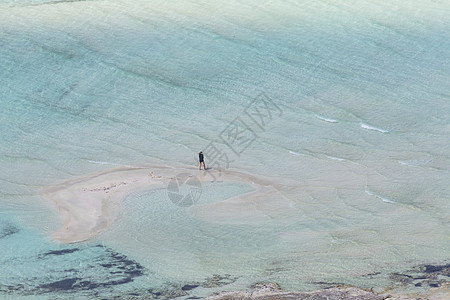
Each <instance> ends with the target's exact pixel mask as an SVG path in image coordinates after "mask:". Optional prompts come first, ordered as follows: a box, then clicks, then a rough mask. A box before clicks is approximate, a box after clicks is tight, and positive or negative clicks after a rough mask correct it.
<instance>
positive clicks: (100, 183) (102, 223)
mask: <svg viewBox="0 0 450 300" xmlns="http://www.w3.org/2000/svg"><path fill="white" fill-rule="evenodd" d="M179 174H192V176H193V177H196V178H197V179H198V180H199V181H200V182H206V181H212V180H214V179H218V180H220V181H223V182H240V183H248V184H251V185H252V187H253V188H254V189H255V191H254V192H251V193H248V194H245V196H244V195H242V196H238V197H233V198H229V199H226V200H224V201H221V202H219V203H215V204H206V205H197V206H195V207H191V208H189V213H190V214H191V215H193V216H195V217H198V218H203V219H206V220H208V221H211V222H219V223H220V222H239V220H245V221H246V222H249V220H250V221H252V220H253V221H254V222H258V220H262V219H263V218H264V217H265V214H264V212H263V211H264V210H263V209H261V208H258V207H256V206H258V205H260V204H261V203H263V202H264V201H261V200H262V199H266V200H267V201H271V202H273V201H272V200H271V199H275V198H276V199H280V196H281V194H280V193H279V192H278V190H277V187H276V185H275V184H272V183H270V182H269V181H267V180H263V179H259V178H256V177H254V176H251V175H249V174H245V173H240V172H233V171H227V172H221V173H220V174H219V172H218V171H215V170H208V171H199V170H197V169H196V168H167V167H142V168H139V167H136V168H132V167H122V168H115V169H110V170H106V171H103V172H100V173H95V174H88V175H86V176H83V177H79V178H75V179H72V180H68V181H66V182H63V183H61V184H57V185H54V186H48V187H46V188H44V189H42V191H41V193H40V194H41V196H42V197H43V198H44V199H46V200H47V201H48V202H49V203H51V205H52V206H53V207H54V208H55V210H56V211H57V213H58V214H59V215H60V218H61V220H62V221H63V226H62V227H61V228H60V229H59V230H58V231H57V232H55V233H53V234H52V237H53V238H54V239H56V240H58V241H61V242H63V243H76V242H81V241H85V240H87V239H90V238H92V237H95V236H96V235H98V234H99V233H101V232H102V231H104V230H106V229H107V228H108V227H109V226H110V225H111V224H112V223H113V222H114V221H115V219H116V218H117V216H118V214H119V212H120V208H121V203H122V201H123V199H125V197H127V196H128V195H130V194H132V193H138V192H142V191H146V190H147V191H148V190H151V189H156V188H166V187H167V185H168V182H169V181H170V180H171V179H173V178H175V177H177V176H178V175H179ZM213 176H214V177H213ZM272 196H274V197H272ZM167 200H168V201H170V200H169V199H167ZM279 205H280V206H281V207H283V206H284V207H287V201H280V204H279ZM231 216H233V217H232V218H231V219H230V217H231Z"/></svg>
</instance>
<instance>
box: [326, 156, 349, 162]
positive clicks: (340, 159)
mask: <svg viewBox="0 0 450 300" xmlns="http://www.w3.org/2000/svg"><path fill="white" fill-rule="evenodd" d="M327 158H329V159H332V160H337V161H344V160H345V159H343V158H340V157H334V156H329V155H327Z"/></svg>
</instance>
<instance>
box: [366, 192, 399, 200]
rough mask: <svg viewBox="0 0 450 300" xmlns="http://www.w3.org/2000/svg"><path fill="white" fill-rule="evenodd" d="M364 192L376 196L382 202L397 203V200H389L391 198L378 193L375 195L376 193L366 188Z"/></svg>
mask: <svg viewBox="0 0 450 300" xmlns="http://www.w3.org/2000/svg"><path fill="white" fill-rule="evenodd" d="M366 194H367V195H369V196H373V197H376V198H378V199H381V200H382V201H383V202H386V203H397V202H395V201H393V200H391V199H388V198H385V197H382V196H380V195H377V194H375V193H372V192H371V191H369V190H366Z"/></svg>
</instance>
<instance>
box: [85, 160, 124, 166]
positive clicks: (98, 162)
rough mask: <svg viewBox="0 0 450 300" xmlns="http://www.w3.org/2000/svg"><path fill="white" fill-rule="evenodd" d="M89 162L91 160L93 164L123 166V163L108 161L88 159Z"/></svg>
mask: <svg viewBox="0 0 450 300" xmlns="http://www.w3.org/2000/svg"><path fill="white" fill-rule="evenodd" d="M88 162H90V163H92V164H98V165H111V166H121V165H119V164H115V163H110V162H107V161H96V160H88Z"/></svg>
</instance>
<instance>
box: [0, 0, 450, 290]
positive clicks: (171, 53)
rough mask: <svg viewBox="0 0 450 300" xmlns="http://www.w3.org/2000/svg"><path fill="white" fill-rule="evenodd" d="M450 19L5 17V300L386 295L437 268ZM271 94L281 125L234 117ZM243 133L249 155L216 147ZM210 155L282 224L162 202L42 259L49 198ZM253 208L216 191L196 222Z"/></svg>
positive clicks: (239, 14)
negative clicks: (242, 126)
mask: <svg viewBox="0 0 450 300" xmlns="http://www.w3.org/2000/svg"><path fill="white" fill-rule="evenodd" d="M38 4H39V5H38ZM448 12H449V11H448V7H447V5H446V3H445V2H441V3H439V2H437V3H432V4H431V3H428V2H425V1H415V2H414V3H409V4H408V5H406V4H400V3H397V4H383V3H381V2H379V1H368V2H366V3H358V2H356V1H353V2H345V3H344V2H331V1H323V2H312V1H292V2H285V1H271V2H267V3H266V4H264V5H263V4H260V3H258V2H256V1H247V2H233V3H232V4H228V5H222V4H219V3H216V2H211V3H199V2H188V1H182V2H179V3H177V4H170V3H164V2H154V3H148V2H145V1H133V2H131V1H78V2H76V1H73V2H70V1H69V2H64V1H3V2H2V4H0V45H1V46H0V69H1V70H2V72H1V73H0V83H1V84H0V99H1V100H0V101H1V112H0V114H1V117H0V125H1V128H2V130H1V133H0V135H1V140H2V143H0V166H1V170H2V171H3V172H2V174H1V176H0V190H1V194H0V226H1V227H0V248H1V250H2V251H1V253H2V254H1V256H0V259H1V261H2V266H4V268H2V271H0V279H1V280H0V298H14V299H15V298H18V297H24V298H39V297H40V298H44V299H45V298H57V297H61V298H71V297H73V296H74V295H77V297H78V296H79V297H87V298H88V297H103V296H104V297H112V296H114V295H116V296H117V295H122V294H124V293H128V292H130V291H138V292H139V293H145V292H146V293H148V290H149V289H152V290H153V291H154V292H155V291H156V292H155V293H158V291H159V292H161V291H169V290H171V289H175V290H176V289H177V288H178V289H181V287H182V286H184V285H186V284H191V285H199V286H198V287H196V288H194V289H192V290H189V291H188V292H189V294H190V295H194V296H195V295H200V296H204V295H207V294H210V293H212V292H213V291H216V290H222V289H228V290H231V289H236V288H247V287H248V286H249V285H251V284H253V283H255V282H259V281H277V282H279V283H280V284H281V286H282V287H283V288H286V289H307V290H310V289H315V288H319V287H322V286H324V285H325V286H326V283H333V282H340V283H345V284H354V285H358V286H361V287H367V288H370V287H374V288H375V289H376V290H383V289H385V288H389V287H391V286H396V284H397V283H396V282H393V280H392V279H391V277H390V274H391V273H394V272H406V271H407V270H409V269H411V268H414V267H416V266H418V265H421V264H437V265H440V264H446V263H447V264H448V258H449V257H448V253H449V250H450V239H449V227H448V220H449V217H450V216H449V211H450V210H449V204H448V199H449V197H450V190H449V187H448V181H449V178H450V176H449V175H450V171H449V170H450V152H449V151H450V150H449V149H450V147H448V146H449V142H448V136H449V131H450V127H449V124H450V123H449V118H450V117H449V112H450V104H449V99H450V84H449V82H450V81H449V77H450V76H449V70H450V68H449V65H450V52H449V50H448V49H450V42H449V41H450V39H449V33H448V30H447V28H448V26H449V19H448V17H447V16H448ZM262 92H263V93H264V94H265V95H267V96H268V97H269V98H270V99H271V100H272V101H273V103H275V104H276V105H277V106H278V108H279V109H280V111H277V113H276V114H274V115H273V116H272V118H271V119H270V120H268V121H269V122H267V124H266V125H265V126H264V127H263V128H261V127H258V126H256V125H255V124H254V123H251V120H250V119H248V118H247V117H248V116H247V115H246V114H245V109H246V108H247V107H248V105H250V103H252V101H253V100H254V99H255V98H256V97H257V96H258V95H260V93H262ZM279 112H281V114H279ZM236 117H241V118H242V119H243V120H244V121H246V122H247V123H248V124H251V126H253V127H252V128H253V130H254V134H255V135H256V138H255V140H254V141H253V143H251V144H250V145H249V146H248V147H247V148H246V149H245V151H243V152H242V153H240V155H236V154H235V153H233V152H232V151H230V149H229V148H227V146H226V145H225V144H224V142H223V141H222V140H221V139H220V135H221V133H222V132H223V131H224V130H225V128H227V126H228V125H229V124H230V122H231V121H232V120H234V119H235V118H236ZM266 121H267V120H266ZM211 141H214V142H215V143H216V144H217V145H219V148H220V149H221V150H222V151H226V152H227V153H228V154H229V156H230V160H231V162H230V166H229V167H230V168H231V169H233V170H237V171H242V172H247V173H251V174H254V175H256V176H260V177H265V178H266V179H268V180H270V181H272V182H275V183H277V184H279V185H280V186H281V188H280V193H281V194H282V195H283V197H280V199H275V200H276V203H277V205H278V204H279V205H280V206H282V208H280V207H278V206H277V205H275V204H274V203H275V202H270V201H268V202H264V201H263V202H262V203H260V206H259V207H258V208H257V209H256V210H257V211H258V212H261V214H262V215H263V216H264V217H263V218H262V219H251V220H250V219H239V218H238V217H236V216H235V217H233V216H230V221H229V222H228V223H226V224H224V223H223V222H216V221H214V220H212V221H211V220H208V219H202V218H195V217H193V216H192V215H191V214H190V213H189V212H190V211H189V209H187V208H180V207H177V206H175V205H173V203H172V202H171V201H170V200H169V199H168V198H167V194H166V192H165V191H164V190H156V191H149V192H148V193H144V194H139V195H135V194H132V195H130V196H129V197H128V198H126V199H125V200H124V203H123V210H122V214H121V215H120V217H119V219H118V220H117V222H116V223H114V224H113V225H112V226H111V228H110V229H109V230H108V231H106V232H104V233H103V234H101V235H99V236H98V237H96V238H94V239H93V240H91V241H88V242H84V243H81V244H75V245H64V244H60V243H57V242H55V241H53V240H52V239H51V237H50V234H51V233H52V232H53V231H54V230H56V229H57V228H58V227H59V225H60V223H59V222H60V221H59V218H58V215H57V213H56V212H55V211H54V210H53V209H52V208H51V206H50V205H49V204H48V203H46V202H45V201H44V200H43V199H42V198H41V197H40V196H39V189H40V188H42V187H44V186H47V185H53V184H57V183H60V182H63V181H65V180H68V179H71V178H74V177H76V176H81V175H85V174H88V173H93V172H98V171H100V170H107V169H109V168H113V167H118V166H145V165H164V166H194V165H195V164H196V153H197V152H198V151H199V150H201V149H205V147H206V146H207V145H208V144H209V143H210V142H211ZM210 153H211V152H210ZM210 153H209V154H210ZM208 159H210V161H211V157H208V153H206V160H207V163H208ZM251 189H252V187H251V186H249V185H246V184H242V185H236V184H232V183H216V184H215V185H211V186H210V185H207V186H205V187H204V188H203V190H202V191H203V192H202V197H201V198H200V202H201V201H203V202H201V203H203V204H204V203H213V202H216V201H222V200H224V199H226V198H228V197H231V196H236V195H238V194H240V193H247V192H249V191H250V190H251ZM196 205H200V203H197V204H196ZM214 213H215V212H214V211H211V214H214ZM52 251H62V252H52ZM114 272H118V273H114ZM118 274H119V275H118ZM214 274H218V275H219V277H214ZM370 274H377V275H370ZM214 278H215V279H214ZM218 278H221V281H220V280H218ZM214 280H216V281H214ZM446 280H448V278H446ZM217 281H220V282H221V283H220V284H219V283H217ZM58 282H59V283H58ZM214 282H215V283H216V284H213V283H214ZM320 282H322V283H324V284H320ZM52 283H58V284H53V285H51V284H52ZM199 283H200V284H199ZM428 288H429V286H428V285H426V284H424V285H422V286H421V287H414V286H413V284H409V285H406V286H400V287H399V289H400V290H401V289H404V290H409V289H414V290H416V291H426V290H427V289H428ZM154 295H155V297H157V295H156V294H154ZM161 297H162V296H161Z"/></svg>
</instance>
